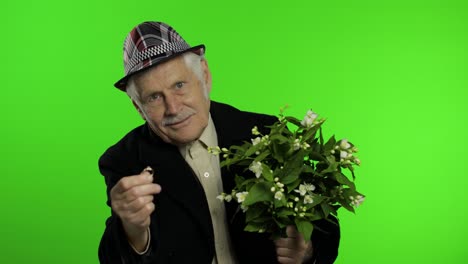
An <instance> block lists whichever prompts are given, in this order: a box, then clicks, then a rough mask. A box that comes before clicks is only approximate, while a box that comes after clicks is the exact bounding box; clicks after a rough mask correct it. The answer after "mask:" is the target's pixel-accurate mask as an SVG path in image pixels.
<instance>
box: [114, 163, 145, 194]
mask: <svg viewBox="0 0 468 264" xmlns="http://www.w3.org/2000/svg"><path fill="white" fill-rule="evenodd" d="M152 182H153V170H152V169H151V167H146V168H145V169H144V170H143V171H142V172H141V173H140V174H138V175H132V176H127V177H123V178H122V179H120V180H119V181H118V182H117V184H116V185H115V186H114V187H113V188H112V190H111V193H116V194H118V193H124V192H126V191H128V190H130V189H131V188H133V187H135V186H138V185H142V184H148V183H152Z"/></svg>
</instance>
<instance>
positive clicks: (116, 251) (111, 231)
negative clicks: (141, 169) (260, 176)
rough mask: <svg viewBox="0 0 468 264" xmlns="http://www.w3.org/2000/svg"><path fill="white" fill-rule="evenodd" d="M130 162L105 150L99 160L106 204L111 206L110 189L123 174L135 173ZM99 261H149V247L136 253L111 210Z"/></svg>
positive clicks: (103, 263)
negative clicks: (140, 252) (105, 189)
mask: <svg viewBox="0 0 468 264" xmlns="http://www.w3.org/2000/svg"><path fill="white" fill-rule="evenodd" d="M131 163H132V162H130V163H129V160H125V161H124V160H120V159H119V158H117V157H116V156H112V155H111V154H109V150H108V152H106V153H105V154H104V155H103V156H102V157H101V158H100V160H99V169H100V171H101V174H102V175H103V176H104V177H105V181H106V186H107V205H108V206H109V207H111V202H110V190H111V189H112V187H113V186H114V185H115V184H116V183H117V182H118V181H119V180H120V179H121V178H122V177H124V176H127V175H133V174H135V172H134V171H131V170H130V169H127V168H131V167H135V166H131V165H130V164H131ZM98 255H99V262H100V263H101V264H130V263H131V264H133V263H135V264H137V263H138V264H144V263H150V259H151V255H152V254H151V245H150V249H149V250H148V251H147V253H145V254H144V255H139V254H137V253H136V252H135V251H134V250H133V248H132V247H131V246H130V244H129V242H128V240H127V237H126V234H125V231H124V230H123V227H122V222H121V220H120V218H119V217H118V216H117V215H116V214H115V213H114V212H113V211H112V210H111V216H110V217H109V218H108V219H107V220H106V227H105V231H104V234H103V235H102V238H101V242H100V244H99V252H98Z"/></svg>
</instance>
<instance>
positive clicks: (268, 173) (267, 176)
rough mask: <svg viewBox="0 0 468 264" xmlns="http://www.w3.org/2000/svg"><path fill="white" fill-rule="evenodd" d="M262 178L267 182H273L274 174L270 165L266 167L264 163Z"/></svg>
mask: <svg viewBox="0 0 468 264" xmlns="http://www.w3.org/2000/svg"><path fill="white" fill-rule="evenodd" d="M262 168H263V170H262V176H263V178H264V179H265V180H267V181H269V182H273V173H272V172H271V169H270V167H269V166H268V165H266V164H265V163H262Z"/></svg>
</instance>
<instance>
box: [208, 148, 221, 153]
mask: <svg viewBox="0 0 468 264" xmlns="http://www.w3.org/2000/svg"><path fill="white" fill-rule="evenodd" d="M208 153H211V154H213V155H219V153H221V149H220V148H219V147H218V146H216V147H208Z"/></svg>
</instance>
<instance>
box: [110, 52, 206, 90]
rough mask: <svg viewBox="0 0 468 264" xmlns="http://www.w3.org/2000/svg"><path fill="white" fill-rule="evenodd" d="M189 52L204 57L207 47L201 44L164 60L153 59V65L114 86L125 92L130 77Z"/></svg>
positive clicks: (159, 58) (129, 75) (127, 76)
mask: <svg viewBox="0 0 468 264" xmlns="http://www.w3.org/2000/svg"><path fill="white" fill-rule="evenodd" d="M187 52H194V53H196V54H198V55H202V54H203V53H204V52H205V45H203V44H201V45H198V46H195V47H191V48H189V49H186V50H183V51H179V52H175V53H173V54H171V55H169V56H167V57H163V58H161V57H157V58H151V60H152V63H151V65H148V66H147V67H144V68H142V69H139V70H138V71H135V72H132V73H130V74H127V75H126V76H125V77H123V78H122V79H120V80H118V81H117V82H116V83H115V84H114V86H115V88H118V89H120V90H122V91H124V92H125V91H126V90H127V83H128V79H130V77H132V76H133V75H135V74H137V73H140V72H143V71H145V70H147V69H150V68H152V67H155V66H157V65H159V64H161V63H164V62H166V61H168V60H170V59H173V58H175V57H177V56H180V55H182V54H184V53H187Z"/></svg>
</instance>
